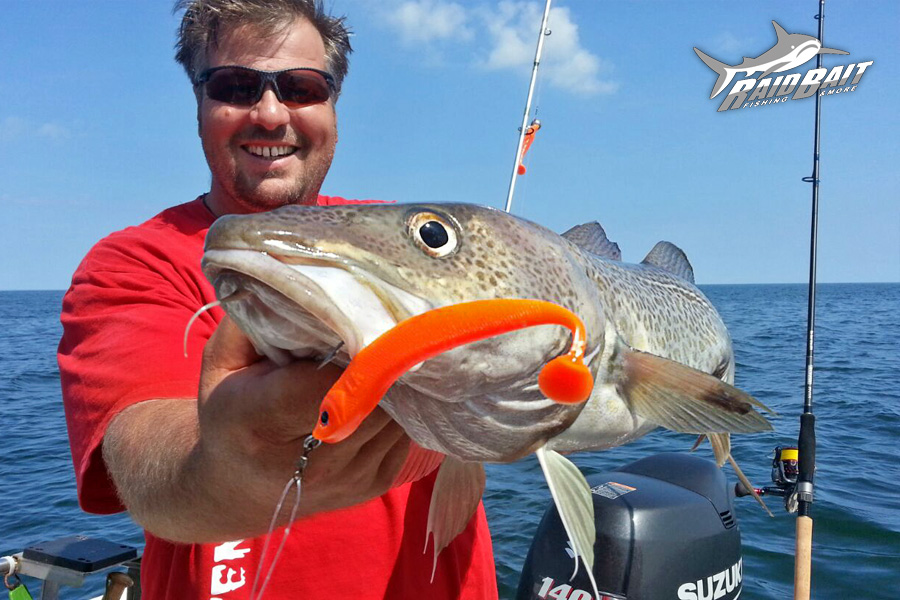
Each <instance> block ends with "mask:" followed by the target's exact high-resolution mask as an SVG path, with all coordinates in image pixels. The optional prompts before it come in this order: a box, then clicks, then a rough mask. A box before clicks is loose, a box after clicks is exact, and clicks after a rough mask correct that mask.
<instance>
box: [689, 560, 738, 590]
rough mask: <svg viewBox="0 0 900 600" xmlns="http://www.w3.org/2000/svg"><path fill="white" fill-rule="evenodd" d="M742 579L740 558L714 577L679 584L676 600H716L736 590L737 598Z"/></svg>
mask: <svg viewBox="0 0 900 600" xmlns="http://www.w3.org/2000/svg"><path fill="white" fill-rule="evenodd" d="M743 579H744V559H743V558H741V559H739V560H738V561H737V562H736V563H734V564H733V565H731V566H730V567H729V568H727V569H725V570H724V571H719V572H718V573H716V574H715V575H710V576H709V577H707V578H705V579H698V580H697V581H688V582H687V583H683V584H681V585H680V586H679V587H678V600H718V599H719V598H723V597H725V596H726V595H728V594H730V593H731V592H733V591H735V590H738V593H737V595H736V596H734V598H737V597H738V596H739V595H740V593H741V591H740V590H741V589H742V588H741V582H742V581H743Z"/></svg>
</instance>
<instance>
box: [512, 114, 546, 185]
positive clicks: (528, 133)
mask: <svg viewBox="0 0 900 600" xmlns="http://www.w3.org/2000/svg"><path fill="white" fill-rule="evenodd" d="M540 128H541V122H540V121H538V120H537V119H535V120H534V121H532V122H531V125H529V126H528V128H527V129H525V139H524V140H523V141H522V154H521V156H519V169H518V171H517V172H518V173H519V175H524V174H525V164H524V162H525V155H526V154H527V153H528V149H529V148H531V144H532V142H534V134H536V133H537V132H538V129H540Z"/></svg>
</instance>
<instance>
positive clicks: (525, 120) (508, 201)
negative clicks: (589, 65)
mask: <svg viewBox="0 0 900 600" xmlns="http://www.w3.org/2000/svg"><path fill="white" fill-rule="evenodd" d="M551 1H552V0H547V3H546V4H545V5H544V17H543V19H541V31H540V33H539V34H538V42H537V48H536V49H535V51H534V66H533V67H532V68H531V82H530V83H529V84H528V96H527V97H526V99H525V114H524V115H522V127H521V128H520V129H519V142H518V145H517V146H516V160H515V162H514V163H513V169H512V178H511V179H510V181H509V193H508V194H507V195H506V207H505V208H504V209H503V210H505V211H506V212H510V211H511V210H512V199H513V194H514V193H515V190H516V177H518V175H519V162H520V160H521V158H522V148H523V147H524V145H525V136H526V134H527V133H528V130H529V129H532V133H531V135H534V131H536V128H533V127H534V125H537V127H540V123H539V122H538V121H537V120H535V123H533V124H532V127H529V126H528V113H529V112H530V111H531V98H532V97H533V96H534V84H535V82H536V81H537V73H538V67H539V66H540V64H541V53H542V52H543V51H544V37H545V36H547V35H550V31H549V30H548V29H547V19H548V18H549V17H550V2H551Z"/></svg>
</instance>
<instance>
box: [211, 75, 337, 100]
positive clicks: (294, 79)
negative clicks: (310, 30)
mask: <svg viewBox="0 0 900 600" xmlns="http://www.w3.org/2000/svg"><path fill="white" fill-rule="evenodd" d="M270 83H271V84H272V89H273V90H275V96H276V97H277V98H278V101H279V102H283V103H285V104H296V105H301V106H302V105H309V104H319V103H321V102H325V101H326V100H328V99H329V98H330V97H331V95H332V94H333V93H334V90H335V84H334V77H332V76H331V73H326V72H325V71H320V70H318V69H311V68H309V67H298V68H296V69H284V70H283V71H260V70H259V69H251V68H250V67H237V66H223V67H213V68H211V69H207V70H205V71H203V72H202V73H201V74H200V76H199V77H198V78H197V81H196V85H203V86H205V88H206V95H207V96H208V97H209V98H210V99H212V100H215V101H217V102H225V103H226V104H234V105H235V106H253V105H254V104H256V103H257V102H259V99H260V98H262V95H263V91H265V89H266V86H267V85H268V84H270Z"/></svg>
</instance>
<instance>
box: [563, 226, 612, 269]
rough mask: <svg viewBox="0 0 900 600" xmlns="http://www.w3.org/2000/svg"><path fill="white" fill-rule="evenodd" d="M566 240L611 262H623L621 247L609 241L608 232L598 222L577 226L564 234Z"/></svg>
mask: <svg viewBox="0 0 900 600" xmlns="http://www.w3.org/2000/svg"><path fill="white" fill-rule="evenodd" d="M562 236H563V237H564V238H566V239H567V240H569V241H570V242H572V243H573V244H575V245H576V246H578V247H579V248H581V249H582V250H587V251H588V252H590V253H591V254H596V255H597V256H599V257H601V258H609V259H611V260H622V252H621V250H619V245H618V244H617V243H615V242H611V241H609V238H607V237H606V232H605V231H603V227H602V226H601V225H600V223H598V222H597V221H592V222H590V223H583V224H581V225H576V226H575V227H573V228H572V229H570V230H568V231H567V232H565V233H564V234H562Z"/></svg>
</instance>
